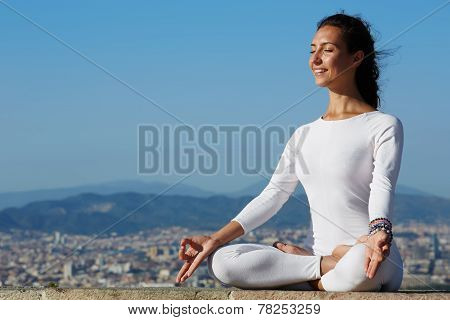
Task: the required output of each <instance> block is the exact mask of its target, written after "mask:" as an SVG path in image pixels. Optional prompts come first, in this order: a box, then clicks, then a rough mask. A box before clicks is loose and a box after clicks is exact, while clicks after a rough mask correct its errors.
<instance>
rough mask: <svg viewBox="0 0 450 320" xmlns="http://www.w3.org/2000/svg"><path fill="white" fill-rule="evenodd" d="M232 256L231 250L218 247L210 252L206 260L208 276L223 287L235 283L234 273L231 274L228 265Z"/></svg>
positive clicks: (230, 268)
mask: <svg viewBox="0 0 450 320" xmlns="http://www.w3.org/2000/svg"><path fill="white" fill-rule="evenodd" d="M232 254H233V251H232V248H231V249H230V248H227V247H220V248H219V249H217V250H215V251H214V252H212V253H211V254H210V255H209V256H208V259H207V263H208V273H209V275H210V276H211V277H213V278H215V279H216V280H218V281H219V282H220V283H222V284H223V285H229V286H231V285H233V283H234V282H235V277H234V275H235V272H233V268H232V266H231V264H230V256H231V255H232Z"/></svg>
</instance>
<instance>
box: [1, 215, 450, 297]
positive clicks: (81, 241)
mask: <svg viewBox="0 0 450 320" xmlns="http://www.w3.org/2000/svg"><path fill="white" fill-rule="evenodd" d="M212 232H214V231H211V230H191V229H187V228H183V227H171V228H164V229H161V228H156V229H151V230H146V231H140V232H137V233H135V234H130V235H124V236H119V235H117V234H116V233H114V232H112V233H109V234H107V235H106V234H105V235H100V236H86V235H72V234H62V233H60V232H58V231H55V232H53V233H44V232H36V231H23V230H11V231H10V232H0V287H49V286H55V287H62V288H102V287H128V288H140V287H175V286H187V287H202V288H220V287H223V285H222V284H220V283H219V282H218V281H215V280H214V279H213V278H212V277H211V276H210V275H209V274H208V269H207V266H206V262H205V261H204V262H202V264H201V265H200V267H199V268H198V269H197V270H196V271H195V272H194V274H193V275H192V276H191V277H190V278H189V279H188V280H186V282H184V283H182V284H178V283H176V282H175V278H176V276H177V274H178V271H179V270H180V268H181V266H182V264H183V262H182V261H181V260H179V259H178V250H179V244H180V240H181V239H182V238H183V237H185V236H192V235H195V234H211V233H212ZM306 233H307V229H306V228H305V229H282V230H274V229H268V228H263V227H261V228H257V229H255V230H254V231H252V232H250V233H249V234H248V235H246V236H244V237H240V238H238V239H236V240H234V241H232V242H231V243H239V242H252V243H261V244H267V245H271V244H272V243H273V242H274V241H276V240H281V241H285V242H287V243H290V244H295V245H299V246H302V242H303V241H304V239H305V237H306ZM448 235H449V227H448V226H447V225H445V224H444V225H426V224H422V223H419V222H410V223H409V224H407V225H406V224H397V225H396V226H395V227H394V238H395V241H396V243H397V246H398V248H399V250H400V252H401V255H402V257H403V260H404V278H403V283H402V286H401V288H400V289H412V290H414V289H424V290H448V289H449V288H450V277H449V269H450V263H449V262H450V242H449V236H448Z"/></svg>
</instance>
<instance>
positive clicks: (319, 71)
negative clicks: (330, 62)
mask: <svg viewBox="0 0 450 320" xmlns="http://www.w3.org/2000/svg"><path fill="white" fill-rule="evenodd" d="M327 71H328V69H325V68H316V69H313V72H314V75H315V76H321V75H324V74H325V72H327Z"/></svg>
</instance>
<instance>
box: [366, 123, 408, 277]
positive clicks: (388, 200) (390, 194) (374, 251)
mask: <svg viewBox="0 0 450 320" xmlns="http://www.w3.org/2000/svg"><path fill="white" fill-rule="evenodd" d="M402 153H403V125H402V123H401V121H400V120H399V119H398V118H396V117H394V116H390V117H389V119H387V121H385V122H384V123H383V124H382V125H381V124H380V127H379V130H378V133H377V134H376V135H375V139H374V154H373V159H374V162H373V164H374V169H373V173H372V175H373V178H372V182H371V183H370V197H369V203H368V209H369V218H370V220H369V221H371V222H373V221H375V220H377V221H378V222H386V224H387V225H388V228H384V230H379V229H378V231H376V232H372V234H371V235H370V236H369V238H368V239H367V242H366V244H367V245H366V257H365V260H364V270H365V271H366V274H367V276H368V277H369V278H370V279H372V278H373V277H374V276H375V273H376V271H377V270H378V267H379V266H380V264H381V262H383V261H384V260H385V258H386V257H387V256H388V255H389V249H390V245H391V240H392V232H391V231H392V230H390V228H391V227H392V224H391V223H390V221H389V219H391V216H392V211H393V207H394V194H395V186H396V184H397V178H398V175H399V172H400V164H401V158H402ZM384 219H386V220H384ZM373 224H374V223H372V225H373ZM369 228H370V224H369ZM375 230H376V229H375ZM389 233H390V234H389Z"/></svg>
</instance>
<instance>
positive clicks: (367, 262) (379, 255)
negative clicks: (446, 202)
mask: <svg viewBox="0 0 450 320" xmlns="http://www.w3.org/2000/svg"><path fill="white" fill-rule="evenodd" d="M388 239H389V235H388V234H387V233H386V232H385V231H384V230H379V231H377V232H376V233H375V234H373V235H370V236H367V240H366V241H365V246H366V258H365V259H364V271H365V272H366V275H367V277H368V278H369V279H372V278H373V277H374V276H375V273H376V272H377V270H378V268H379V266H380V265H381V263H382V262H383V261H384V259H385V258H386V257H388V256H389V252H390V251H389V249H390V247H391V244H390V243H389V242H388Z"/></svg>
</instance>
